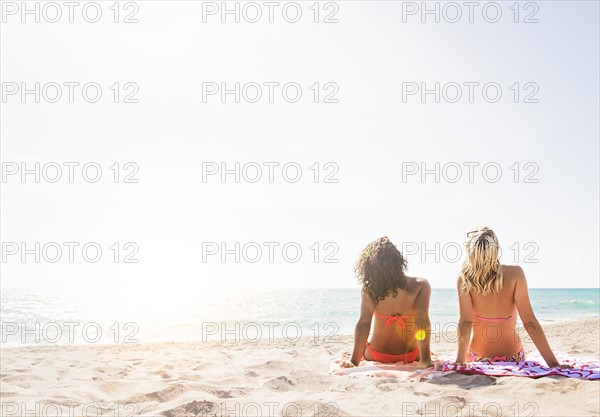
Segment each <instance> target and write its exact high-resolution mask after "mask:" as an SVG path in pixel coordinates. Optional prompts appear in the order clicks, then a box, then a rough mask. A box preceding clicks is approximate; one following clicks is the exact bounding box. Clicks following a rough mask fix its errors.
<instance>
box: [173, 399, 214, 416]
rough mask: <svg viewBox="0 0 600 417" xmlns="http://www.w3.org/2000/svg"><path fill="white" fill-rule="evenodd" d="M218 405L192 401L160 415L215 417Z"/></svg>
mask: <svg viewBox="0 0 600 417" xmlns="http://www.w3.org/2000/svg"><path fill="white" fill-rule="evenodd" d="M217 410H218V405H217V404H216V403H213V402H211V401H192V402H191V403H187V404H183V405H180V406H179V407H176V408H172V409H170V410H167V411H164V412H163V413H162V415H163V416H165V417H196V416H209V415H215V412H216V411H217Z"/></svg>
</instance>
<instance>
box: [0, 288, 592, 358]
mask: <svg viewBox="0 0 600 417" xmlns="http://www.w3.org/2000/svg"><path fill="white" fill-rule="evenodd" d="M455 291H456V290H455V289H453V288H434V289H432V294H431V303H430V319H431V323H432V331H433V332H435V333H438V334H444V335H452V337H454V336H453V335H454V334H455V328H456V322H457V320H458V302H457V298H456V294H455ZM0 293H1V300H2V302H1V310H0V312H1V314H0V317H1V328H2V339H1V341H0V342H1V343H0V345H1V346H3V347H17V346H38V345H69V344H73V345H85V344H90V343H91V344H100V345H104V344H115V343H154V342H196V341H199V342H206V341H210V340H221V341H242V340H249V341H258V340H269V339H278V338H284V339H286V340H289V341H290V342H293V341H294V340H296V339H297V338H299V337H302V336H309V337H313V338H315V341H316V342H319V341H323V340H328V339H331V338H332V337H335V336H344V335H352V334H353V333H354V325H355V324H356V320H357V318H358V314H359V306H360V297H359V290H358V288H304V289H301V288H297V289H285V288H281V289H254V290H244V291H221V290H210V291H208V290H207V291H204V292H203V293H202V294H190V293H187V294H186V293H183V292H182V293H180V294H179V293H165V294H162V295H161V296H160V297H156V298H153V297H152V296H149V295H148V296H146V297H145V298H143V297H140V294H138V297H129V296H128V295H127V294H126V293H125V294H118V293H116V292H115V293H114V294H111V295H110V296H106V295H104V296H96V295H94V294H90V295H87V296H83V295H81V294H79V295H77V296H75V295H69V294H58V293H56V292H52V291H47V290H30V289H15V288H2V289H1V290H0ZM530 298H531V303H532V306H533V309H534V312H535V313H536V316H537V318H538V319H539V320H540V322H541V323H542V324H548V323H559V322H565V321H571V320H578V319H586V318H595V317H600V289H599V288H530ZM519 325H520V324H519Z"/></svg>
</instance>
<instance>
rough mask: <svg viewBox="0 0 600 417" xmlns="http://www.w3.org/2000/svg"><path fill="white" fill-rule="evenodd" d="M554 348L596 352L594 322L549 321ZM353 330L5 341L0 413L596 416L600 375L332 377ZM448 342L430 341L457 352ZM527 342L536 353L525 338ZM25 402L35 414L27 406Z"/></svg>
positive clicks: (598, 324) (599, 342) (599, 347)
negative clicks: (187, 338) (236, 337)
mask: <svg viewBox="0 0 600 417" xmlns="http://www.w3.org/2000/svg"><path fill="white" fill-rule="evenodd" d="M545 330H546V333H547V335H548V338H549V340H550V344H551V346H552V347H553V349H554V350H555V351H561V352H564V353H566V354H569V355H574V356H585V357H591V358H595V359H596V360H597V359H598V357H599V354H600V320H598V319H588V320H579V321H573V322H568V323H560V324H553V325H547V326H545ZM351 346H352V337H350V336H339V337H336V338H335V340H325V341H323V340H319V341H317V343H315V340H314V339H313V338H311V337H303V338H302V339H301V340H300V341H298V342H297V343H289V342H287V341H285V340H284V339H276V340H274V341H268V340H264V341H260V342H256V343H254V342H249V341H242V342H235V341H228V342H225V343H222V342H216V341H212V342H204V343H202V342H198V343H191V342H186V343H152V344H119V345H104V346H99V345H87V346H73V345H71V346H34V347H14V348H13V347H11V348H2V352H1V370H0V394H1V402H2V410H1V414H2V415H3V416H11V415H14V416H25V415H48V416H49V415H57V414H58V412H59V409H58V408H57V407H58V406H60V407H61V409H60V414H58V415H63V416H68V415H72V416H79V415H84V416H85V415H89V416H94V415H103V416H108V415H110V416H128V415H146V416H225V415H228V416H234V415H235V416H252V415H263V416H268V415H275V416H281V415H289V416H300V415H302V416H321V417H327V416H330V417H334V416H375V415H378V416H400V415H407V416H417V415H429V416H434V415H435V416H438V415H448V416H451V415H463V416H468V415H473V416H479V415H492V416H494V415H502V416H593V415H600V382H598V381H585V380H579V379H568V378H563V377H545V378H540V379H529V378H518V377H499V378H494V377H487V376H479V375H477V376H467V375H458V374H452V375H448V376H444V377H443V378H439V379H434V380H430V381H421V382H414V381H413V382H407V381H402V380H398V379H394V378H367V377H349V376H333V375H328V374H327V371H328V369H329V365H330V362H331V360H332V359H334V358H337V357H339V355H340V353H341V352H342V351H348V350H349V349H351ZM454 348H455V345H454V344H453V343H450V341H445V342H444V341H440V342H438V343H434V344H433V346H432V349H433V351H435V352H437V353H439V354H442V355H452V354H453V352H454ZM525 350H526V352H528V353H530V352H535V348H534V346H533V345H532V344H531V342H528V341H526V342H525ZM26 412H29V413H30V414H26Z"/></svg>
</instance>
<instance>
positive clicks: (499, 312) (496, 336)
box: [469, 265, 522, 357]
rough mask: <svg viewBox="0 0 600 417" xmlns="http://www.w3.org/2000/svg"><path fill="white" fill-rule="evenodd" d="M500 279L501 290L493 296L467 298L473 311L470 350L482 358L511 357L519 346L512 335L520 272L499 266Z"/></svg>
mask: <svg viewBox="0 0 600 417" xmlns="http://www.w3.org/2000/svg"><path fill="white" fill-rule="evenodd" d="M502 275H503V283H502V289H501V290H500V291H499V292H498V293H497V294H489V295H478V294H473V293H472V292H471V293H470V294H469V296H470V299H471V302H472V309H473V310H472V311H473V336H472V339H471V350H472V351H473V352H477V354H478V355H482V356H486V357H493V356H496V355H508V354H515V353H517V352H518V350H519V349H520V348H521V346H522V345H521V340H520V339H519V335H518V333H517V331H516V318H517V305H516V303H515V290H516V287H517V282H518V280H519V279H520V277H521V276H522V270H521V268H519V267H517V266H507V265H502Z"/></svg>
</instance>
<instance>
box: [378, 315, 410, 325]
mask: <svg viewBox="0 0 600 417" xmlns="http://www.w3.org/2000/svg"><path fill="white" fill-rule="evenodd" d="M373 314H374V315H375V317H377V318H378V319H385V327H390V326H391V325H392V323H393V322H397V323H398V326H400V327H404V319H408V318H410V317H414V316H415V315H414V314H411V315H409V316H401V315H399V314H396V315H393V316H384V315H383V314H377V313H376V312H373Z"/></svg>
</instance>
